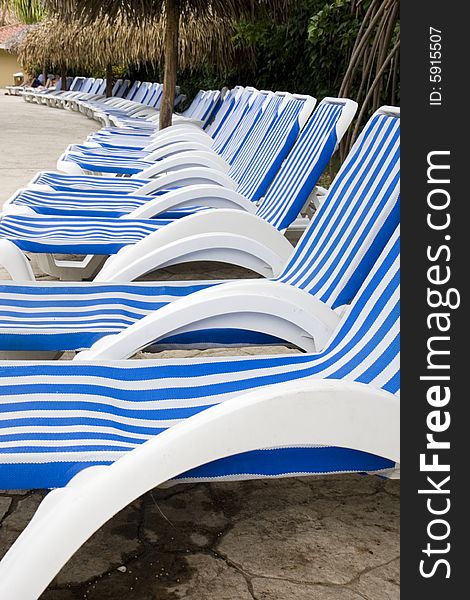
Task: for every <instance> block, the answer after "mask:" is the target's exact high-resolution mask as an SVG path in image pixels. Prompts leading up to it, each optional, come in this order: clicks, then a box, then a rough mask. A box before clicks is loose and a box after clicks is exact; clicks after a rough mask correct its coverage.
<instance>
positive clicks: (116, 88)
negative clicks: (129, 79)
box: [105, 79, 123, 96]
mask: <svg viewBox="0 0 470 600" xmlns="http://www.w3.org/2000/svg"><path fill="white" fill-rule="evenodd" d="M105 83H106V85H108V82H107V80H106V79H105ZM122 84H123V82H122V79H116V81H115V82H114V85H113V89H112V90H111V96H116V94H117V93H118V92H119V90H120V89H121V87H122ZM105 89H106V87H105Z"/></svg>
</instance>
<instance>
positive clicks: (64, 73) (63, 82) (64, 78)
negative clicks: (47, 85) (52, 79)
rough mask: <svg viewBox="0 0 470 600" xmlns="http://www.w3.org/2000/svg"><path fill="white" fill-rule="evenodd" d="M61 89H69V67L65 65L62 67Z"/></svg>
mask: <svg viewBox="0 0 470 600" xmlns="http://www.w3.org/2000/svg"><path fill="white" fill-rule="evenodd" d="M60 89H61V90H63V91H67V69H66V68H65V67H62V68H61V69H60Z"/></svg>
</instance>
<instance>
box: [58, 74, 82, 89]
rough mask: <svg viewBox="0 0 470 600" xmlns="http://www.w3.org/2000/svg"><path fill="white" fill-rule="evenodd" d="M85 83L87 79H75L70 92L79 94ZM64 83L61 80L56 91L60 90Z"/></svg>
mask: <svg viewBox="0 0 470 600" xmlns="http://www.w3.org/2000/svg"><path fill="white" fill-rule="evenodd" d="M84 81H85V77H74V78H73V80H72V83H71V84H70V86H69V90H70V91H71V92H78V91H80V90H81V88H82V85H83V83H84ZM61 82H62V78H60V79H59V81H58V82H57V84H56V89H58V90H59V89H60V84H61Z"/></svg>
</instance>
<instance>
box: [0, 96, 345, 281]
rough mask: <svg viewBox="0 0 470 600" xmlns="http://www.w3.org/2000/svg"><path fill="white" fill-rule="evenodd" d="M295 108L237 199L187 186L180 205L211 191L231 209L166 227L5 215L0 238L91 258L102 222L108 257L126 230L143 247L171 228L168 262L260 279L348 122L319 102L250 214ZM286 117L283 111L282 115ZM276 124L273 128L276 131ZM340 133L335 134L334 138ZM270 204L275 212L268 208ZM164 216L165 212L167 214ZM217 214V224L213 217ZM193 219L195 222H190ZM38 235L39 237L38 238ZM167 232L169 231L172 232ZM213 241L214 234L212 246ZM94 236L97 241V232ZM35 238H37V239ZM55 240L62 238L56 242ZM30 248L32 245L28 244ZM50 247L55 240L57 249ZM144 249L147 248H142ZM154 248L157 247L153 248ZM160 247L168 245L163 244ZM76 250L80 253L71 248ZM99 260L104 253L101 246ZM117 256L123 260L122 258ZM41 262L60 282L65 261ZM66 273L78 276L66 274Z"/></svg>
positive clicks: (334, 107)
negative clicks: (206, 265)
mask: <svg viewBox="0 0 470 600" xmlns="http://www.w3.org/2000/svg"><path fill="white" fill-rule="evenodd" d="M297 104H298V103H296V105H294V106H293V108H294V109H295V108H297V113H296V114H295V113H294V116H295V119H294V120H293V121H292V119H291V127H290V129H291V134H292V133H293V135H288V136H287V138H285V137H284V136H285V133H284V134H283V135H280V133H281V132H285V131H286V128H285V127H284V121H283V119H282V118H281V119H279V120H278V122H277V123H276V126H273V127H272V128H271V129H270V131H269V132H268V134H267V135H266V136H265V137H264V140H263V142H262V147H261V146H260V147H259V148H258V151H257V152H256V156H254V157H253V158H252V160H251V161H250V165H249V166H250V169H249V176H246V177H245V176H242V178H241V179H240V186H239V189H240V193H239V194H235V193H232V192H233V191H232V192H231V191H230V190H225V191H224V192H223V193H222V188H220V186H214V187H213V189H212V190H208V189H207V187H204V186H200V187H199V188H198V190H196V189H195V186H192V188H191V191H190V193H188V194H187V197H186V200H185V203H186V205H187V204H188V203H189V204H190V205H191V204H192V205H193V206H194V202H195V194H196V192H198V193H199V198H200V200H198V202H200V203H202V204H204V202H206V205H207V202H208V201H207V200H206V198H207V196H206V194H207V193H208V192H209V191H210V194H211V195H212V197H213V198H214V197H219V201H220V204H219V206H223V205H224V203H225V206H226V205H227V200H229V201H231V202H232V206H235V205H237V207H238V208H237V209H223V208H219V209H217V210H212V211H211V210H203V211H199V212H196V213H195V214H191V215H188V216H186V217H183V218H180V219H178V220H177V221H172V222H169V221H167V220H164V219H151V220H149V219H147V220H144V219H139V220H137V219H133V218H132V219H131V218H123V219H103V218H98V217H96V218H91V217H90V219H91V221H89V219H88V218H86V219H85V218H78V217H73V218H70V217H47V218H46V217H42V218H40V217H38V216H36V217H22V216H9V215H7V216H5V217H4V218H3V219H2V221H1V222H0V235H2V236H3V237H4V238H7V239H10V240H11V241H14V242H15V243H16V244H18V245H19V247H20V248H21V249H22V250H25V251H34V250H33V246H35V248H36V251H39V253H40V254H42V255H44V254H53V253H59V252H60V253H61V254H64V253H69V254H71V253H73V254H76V253H78V254H96V253H95V252H94V251H92V252H91V253H90V252H88V250H89V249H90V248H91V247H94V248H96V249H98V248H97V247H96V246H95V244H94V242H93V243H92V244H91V246H90V244H89V242H90V241H92V240H96V239H97V238H96V233H93V234H92V236H91V238H90V239H89V240H88V247H86V246H85V245H84V242H85V237H86V236H88V233H92V232H91V230H90V229H88V228H89V226H90V223H91V224H92V227H96V228H97V229H96V232H97V231H101V232H104V230H103V228H107V225H106V222H109V224H110V230H109V234H108V233H104V237H105V238H106V239H107V241H108V245H109V248H106V252H105V253H106V254H110V253H115V252H117V251H118V250H120V248H122V247H123V246H124V244H121V245H116V244H115V241H116V238H117V236H118V235H120V236H121V240H123V236H122V234H123V233H124V237H125V238H126V239H125V244H128V243H132V239H131V237H129V232H130V233H131V236H135V235H137V236H139V237H141V238H142V241H143V238H144V237H146V236H147V235H149V234H150V233H151V232H152V231H154V232H156V231H157V230H160V231H162V229H167V228H168V227H171V228H172V229H171V230H170V234H169V235H170V237H172V236H173V235H177V236H178V237H177V238H175V239H174V240H172V241H171V242H169V243H171V244H172V245H171V247H172V248H173V249H174V251H176V252H177V254H178V256H179V258H177V257H176V255H175V256H174V257H173V258H172V259H171V261H170V264H171V262H182V261H183V262H185V261H186V260H201V259H204V258H209V257H212V258H211V260H222V261H229V262H232V261H233V262H234V263H235V264H240V265H243V266H246V267H248V268H252V269H254V270H256V271H258V272H261V273H262V274H264V275H267V276H269V275H271V274H273V273H278V272H279V271H280V269H281V268H282V266H283V265H284V264H285V262H286V260H287V259H288V258H289V256H290V255H291V253H292V245H291V244H290V243H289V242H288V241H287V239H286V238H285V237H284V235H283V233H282V231H283V230H284V229H285V228H286V227H287V226H288V225H289V224H290V222H291V221H292V220H294V219H295V217H296V216H297V214H298V213H299V212H300V210H301V209H302V207H303V206H304V204H305V202H306V201H307V199H308V196H309V194H310V193H311V192H312V190H313V188H314V186H315V184H316V182H317V181H318V178H319V177H320V175H321V173H322V171H323V169H324V168H325V166H326V164H327V163H328V161H329V159H330V157H331V154H332V152H333V151H334V149H335V147H336V145H337V142H338V137H337V136H338V135H339V139H340V138H341V136H342V134H343V133H344V131H345V130H346V127H347V125H348V124H349V122H350V120H351V116H352V115H351V112H350V110H349V111H348V110H346V111H345V113H344V117H345V119H346V122H344V121H342V116H343V112H342V109H343V107H344V106H345V102H344V101H341V100H339V101H336V103H325V104H324V105H323V107H322V109H321V110H320V112H319V113H318V118H316V117H315V114H314V116H313V118H312V120H311V121H310V122H309V124H308V125H307V127H306V128H304V130H303V131H302V134H301V135H300V137H299V138H298V140H297V141H296V143H295V145H294V148H293V150H292V151H291V153H290V155H289V159H288V160H287V161H286V162H285V163H284V165H283V166H282V168H281V171H280V176H279V178H278V180H277V183H275V184H274V185H273V186H271V188H270V191H269V193H268V194H266V196H265V198H264V200H263V202H262V203H260V205H259V207H258V208H257V207H256V206H255V204H253V202H251V201H250V200H247V198H250V199H253V200H256V199H257V198H259V197H261V196H262V195H263V194H264V192H265V189H266V187H268V185H269V182H270V181H271V180H272V178H273V177H274V174H275V173H276V171H277V170H278V169H279V166H280V163H281V161H282V159H283V158H284V156H285V154H286V153H287V151H288V149H289V148H290V147H291V145H292V143H294V140H295V137H296V135H297V133H298V123H297V117H298V116H299V111H301V110H302V106H297ZM346 105H347V102H346ZM350 108H351V107H350ZM352 112H354V111H352ZM348 113H349V114H348ZM286 114H287V109H286V110H285V111H284V113H283V115H286ZM291 116H292V115H291ZM278 125H279V128H278V127H277V126H278ZM344 125H346V127H344ZM339 131H341V132H340V133H339ZM276 150H277V151H276ZM253 170H254V173H253ZM246 173H248V171H247V172H246ZM254 175H256V177H255V176H254ZM294 190H295V193H294ZM175 193H176V194H180V198H182V196H181V195H183V196H184V194H185V193H187V191H186V190H184V189H183V190H180V191H178V190H177V191H176V192H175ZM242 194H244V195H242ZM161 201H162V200H161V199H160V198H158V197H157V199H156V202H157V203H159V202H161ZM182 204H184V203H180V204H179V205H178V206H179V207H180V208H184V206H182ZM212 205H214V201H212ZM274 206H275V207H276V210H274V209H273V208H274ZM148 209H151V210H152V211H153V212H155V209H154V208H152V206H151V205H144V206H143V207H142V209H139V210H148ZM240 209H243V210H240ZM165 210H168V209H167V208H166V209H165ZM260 211H262V212H265V214H266V218H265V217H264V216H263V217H260V216H259V215H258V214H254V213H255V212H260ZM219 212H220V218H219V216H218V214H217V213H219ZM195 218H196V220H194V219H195ZM271 220H275V221H276V226H273V225H272V224H271V222H270V221H271ZM273 222H274V221H273ZM51 225H52V228H53V229H55V231H56V232H57V234H55V233H52V238H54V242H53V243H52V244H51V235H50V234H51V231H52V230H51V229H50V227H51ZM162 225H165V227H163V228H162ZM30 226H31V227H30ZM25 227H26V228H25ZM83 227H85V228H86V229H87V232H86V234H85V235H83V233H84V229H83ZM41 229H42V231H43V233H44V236H42V234H41V233H40V231H41ZM73 230H75V232H76V233H77V234H78V237H77V235H72V236H71V235H70V234H71V232H72V231H73ZM13 231H16V233H15V234H13V236H12V235H11V233H12V232H13ZM171 231H174V232H175V233H174V234H172V233H171ZM64 232H65V234H66V235H65V237H67V238H68V239H69V241H70V242H71V241H72V240H73V239H74V241H75V243H76V242H78V246H77V245H74V246H73V248H72V244H66V243H65V237H63V236H64ZM167 235H168V234H166V235H165V234H164V237H163V238H159V239H162V240H163V239H164V238H165V239H166V236H167ZM214 236H215V237H214ZM217 236H221V237H220V239H219V240H218V241H217ZM33 237H36V240H33ZM99 237H101V233H100V234H99ZM20 238H21V239H22V240H24V242H25V243H24V244H23V242H19V239H20ZM39 238H42V241H41V240H40V239H39ZM60 238H62V240H63V241H62V242H61V241H60ZM149 239H151V238H149ZM152 239H153V238H152ZM254 240H257V242H256V244H254ZM135 241H136V242H137V238H135ZM174 241H177V243H176V244H174V243H173V242H174ZM31 242H32V244H33V245H31ZM37 242H39V245H36V243H37ZM44 242H45V243H47V245H48V246H49V247H50V248H52V247H54V250H53V252H52V253H50V252H48V250H46V246H45V245H44ZM56 242H58V245H57V243H56ZM110 242H111V243H110ZM150 243H151V244H152V243H153V242H152V241H151V242H150ZM188 244H189V245H188ZM144 245H145V246H147V244H145V243H144ZM157 245H159V243H158V242H157ZM164 245H165V246H167V244H166V243H165V244H164ZM78 248H80V249H79V250H78ZM87 248H88V249H87ZM154 250H155V247H154V248H153V251H150V252H149V248H148V247H147V249H146V250H145V254H146V255H147V256H148V257H150V256H152V255H153V256H154ZM167 250H168V248H167ZM44 251H46V252H44ZM165 251H166V250H165ZM180 251H182V253H180ZM100 254H103V252H102V249H101V248H100ZM120 256H121V258H123V253H122V252H121V253H120ZM183 257H184V258H183ZM196 257H198V258H196ZM89 260H91V259H86V263H82V264H80V263H77V262H75V263H74V264H70V265H69V266H70V268H71V271H70V273H69V275H68V278H69V279H70V278H71V277H72V278H76V277H77V275H78V276H82V277H83V276H84V274H85V273H88V274H89V273H90V270H89V269H90V268H96V266H95V267H92V263H91V262H89ZM44 261H46V262H44ZM99 261H100V263H101V262H102V260H101V258H100V259H99ZM40 264H41V268H43V269H45V272H49V273H54V272H55V273H58V274H59V276H61V275H60V274H61V273H62V275H63V274H64V273H65V271H64V269H65V268H66V265H65V263H64V262H61V263H60V265H59V264H58V263H57V262H56V261H55V260H54V258H53V257H51V256H43V257H41V258H40ZM4 265H5V267H6V268H7V270H9V272H10V273H11V272H12V269H11V265H10V266H9V264H8V261H5V260H4ZM57 269H59V271H58V270H57ZM72 272H73V273H76V274H77V275H75V276H74V275H72ZM85 276H86V275H85ZM88 276H89V275H88Z"/></svg>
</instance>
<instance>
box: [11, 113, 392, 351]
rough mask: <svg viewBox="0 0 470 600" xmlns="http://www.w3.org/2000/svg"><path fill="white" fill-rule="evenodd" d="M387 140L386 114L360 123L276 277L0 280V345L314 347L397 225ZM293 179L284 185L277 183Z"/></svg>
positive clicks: (123, 276)
mask: <svg viewBox="0 0 470 600" xmlns="http://www.w3.org/2000/svg"><path fill="white" fill-rule="evenodd" d="M398 136H399V119H398V118H397V114H396V111H391V109H388V110H385V109H383V110H382V111H381V112H380V113H379V114H377V115H376V116H375V117H373V118H372V119H371V121H370V122H369V124H368V125H367V126H366V128H365V130H364V132H363V133H362V134H361V136H360V138H359V139H358V141H357V142H356V145H355V146H354V148H353V149H352V150H351V152H350V154H349V156H348V158H347V160H346V161H345V163H344V165H343V167H342V169H341V170H340V172H339V173H338V175H337V177H336V178H335V180H334V182H333V184H332V185H331V187H330V190H329V193H328V195H327V197H326V199H325V201H324V202H323V203H322V205H321V206H320V208H319V210H318V211H317V213H316V214H315V216H314V218H313V220H312V223H311V225H310V227H309V228H308V229H307V231H306V233H305V234H304V237H303V238H302V239H301V240H300V242H299V243H298V245H297V247H296V249H295V250H293V249H291V257H290V260H289V261H288V262H287V264H285V265H284V268H283V271H282V273H280V275H279V276H278V277H277V278H274V279H272V280H267V281H266V280H262V281H259V280H256V281H253V280H251V281H239V282H234V283H231V285H230V286H222V287H223V290H222V287H221V286H218V285H217V284H219V283H221V282H215V281H212V282H204V281H199V282H173V281H168V282H164V283H163V282H162V283H156V282H151V283H133V284H130V283H126V284H117V283H115V284H112V283H103V282H105V281H109V280H112V279H114V280H116V279H120V280H121V281H129V280H130V279H132V277H131V274H134V273H133V272H132V267H131V269H128V270H127V271H125V270H123V271H121V272H119V273H120V277H117V276H116V275H117V273H116V272H115V273H114V274H113V276H110V275H109V272H110V271H109V270H108V271H106V269H105V270H104V271H103V272H102V273H100V276H99V277H98V279H100V281H99V282H94V283H91V284H90V283H84V284H75V285H74V284H58V283H54V282H38V283H37V284H32V285H26V284H15V283H11V282H5V283H4V285H2V286H0V292H1V297H2V298H3V307H2V309H1V311H0V334H1V335H0V351H4V352H11V351H12V350H22V351H23V352H42V351H48V352H57V351H62V350H77V349H80V348H89V347H90V346H91V345H92V344H94V343H95V342H98V343H97V344H96V347H93V348H92V350H91V354H94V353H96V352H98V355H99V354H100V353H102V352H104V351H105V352H106V353H108V352H112V353H113V354H112V358H124V357H127V356H131V355H132V354H133V353H134V352H135V351H137V350H138V349H139V348H144V347H147V346H149V345H154V344H155V343H156V342H157V343H158V347H159V348H161V347H162V345H163V346H168V345H170V346H171V347H174V346H175V345H176V346H178V345H183V346H184V345H194V346H196V347H201V346H202V347H205V346H211V345H224V346H227V345H249V344H258V345H260V344H265V343H269V344H278V343H283V344H285V343H286V341H287V342H288V343H290V344H295V345H297V346H298V347H300V348H303V349H304V350H306V351H311V350H312V349H316V350H318V349H320V348H321V347H322V346H323V344H324V343H325V341H326V340H327V339H328V337H329V334H330V333H331V330H332V329H333V328H334V327H336V324H337V322H338V319H339V318H338V315H337V314H335V311H338V310H340V309H341V307H342V306H344V305H346V304H349V303H350V302H351V300H352V299H353V298H354V296H355V294H356V292H357V290H358V288H359V286H360V285H361V284H362V282H363V281H364V278H365V277H366V275H367V274H368V272H369V271H370V269H371V266H372V265H373V263H374V262H375V259H376V258H377V256H378V254H379V253H380V251H381V250H382V249H383V247H384V246H385V244H386V243H387V240H388V239H389V237H390V235H391V232H393V230H394V229H395V228H396V226H397V224H398V219H399V204H398V194H399V137H398ZM283 168H284V167H283ZM305 181H306V180H305ZM296 185H297V186H299V187H301V186H300V181H297V182H295V180H291V181H290V183H289V185H288V188H289V187H290V188H295V187H296ZM280 214H286V213H285V210H284V208H283V206H282V205H281V212H280ZM211 239H212V238H211ZM7 243H8V242H7ZM13 248H14V249H16V247H14V246H13ZM21 256H22V255H21ZM131 264H133V263H132V261H131ZM111 266H112V265H111ZM126 276H127V277H126ZM168 303H173V304H172V305H171V307H165V308H162V307H164V306H165V305H166V304H168ZM51 310H52V311H53V315H54V316H53V318H51V316H50V313H51ZM314 313H315V315H316V320H315V319H314V317H313V314H314ZM26 315H27V317H26ZM147 315H148V316H147ZM119 332H123V333H122V334H120V335H113V334H118V333H119ZM105 336H110V337H109V338H108V339H107V340H106V339H104V340H103V339H102V338H103V337H105ZM273 336H274V337H273ZM116 352H117V354H116ZM119 353H122V355H121V354H119ZM88 355H90V353H89V354H88ZM10 356H11V355H10Z"/></svg>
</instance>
